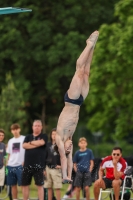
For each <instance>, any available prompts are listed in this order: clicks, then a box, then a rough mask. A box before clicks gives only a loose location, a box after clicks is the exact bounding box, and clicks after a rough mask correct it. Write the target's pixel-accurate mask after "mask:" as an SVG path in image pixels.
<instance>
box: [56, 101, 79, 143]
mask: <svg viewBox="0 0 133 200" xmlns="http://www.w3.org/2000/svg"><path fill="white" fill-rule="evenodd" d="M79 110H80V106H78V105H75V104H72V103H67V102H65V107H64V108H63V110H62V112H61V114H60V117H59V120H58V124H57V134H58V135H59V136H60V137H61V140H62V141H63V142H65V141H66V140H67V139H68V138H72V136H73V134H74V132H75V129H76V126H77V123H78V119H79Z"/></svg>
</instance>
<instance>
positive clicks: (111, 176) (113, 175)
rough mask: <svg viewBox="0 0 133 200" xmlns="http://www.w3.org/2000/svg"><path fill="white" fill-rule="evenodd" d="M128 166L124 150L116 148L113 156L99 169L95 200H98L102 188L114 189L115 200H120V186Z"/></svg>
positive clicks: (106, 158) (105, 159) (95, 186)
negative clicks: (124, 157) (123, 154)
mask: <svg viewBox="0 0 133 200" xmlns="http://www.w3.org/2000/svg"><path fill="white" fill-rule="evenodd" d="M126 166H127V163H126V161H125V160H124V159H123V158H122V149H121V148H120V147H114V148H113V150H112V155H111V156H107V157H105V158H104V159H103V160H102V163H101V166H100V169H99V179H98V180H96V181H95V183H94V197H95V200H98V197H99V193H100V188H102V189H106V188H112V187H113V189H114V195H115V200H119V193H120V186H121V185H122V183H123V179H124V177H125V175H124V171H125V169H126ZM104 175H105V176H104Z"/></svg>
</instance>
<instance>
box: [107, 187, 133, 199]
mask: <svg viewBox="0 0 133 200" xmlns="http://www.w3.org/2000/svg"><path fill="white" fill-rule="evenodd" d="M121 193H122V192H121V191H120V195H119V199H121ZM130 197H131V192H130V190H129V189H126V190H125V191H124V195H123V200H130ZM110 200H112V198H111V194H110ZM113 200H115V195H114V194H113Z"/></svg>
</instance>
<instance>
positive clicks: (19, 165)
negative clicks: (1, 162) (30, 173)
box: [6, 124, 25, 200]
mask: <svg viewBox="0 0 133 200" xmlns="http://www.w3.org/2000/svg"><path fill="white" fill-rule="evenodd" d="M20 131H21V129H20V126H19V124H12V125H11V132H12V134H13V136H14V137H13V138H12V139H10V140H9V141H8V145H7V150H6V152H7V153H8V161H7V169H8V175H7V185H10V186H11V189H12V196H13V200H17V199H18V190H17V185H19V186H21V176H22V171H23V162H24V154H25V150H24V148H23V146H22V145H23V141H24V138H25V136H23V135H20Z"/></svg>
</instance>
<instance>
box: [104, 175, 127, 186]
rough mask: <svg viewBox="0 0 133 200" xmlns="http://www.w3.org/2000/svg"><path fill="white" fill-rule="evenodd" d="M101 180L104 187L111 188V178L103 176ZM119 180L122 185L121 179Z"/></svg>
mask: <svg viewBox="0 0 133 200" xmlns="http://www.w3.org/2000/svg"><path fill="white" fill-rule="evenodd" d="M103 181H104V183H105V186H106V188H112V182H113V180H111V179H108V178H106V177H104V178H103ZM121 181H122V183H121V185H122V184H123V180H122V179H121Z"/></svg>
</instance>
